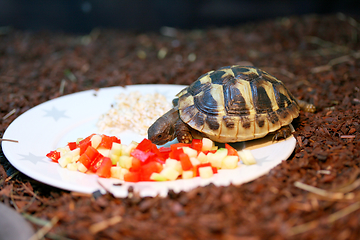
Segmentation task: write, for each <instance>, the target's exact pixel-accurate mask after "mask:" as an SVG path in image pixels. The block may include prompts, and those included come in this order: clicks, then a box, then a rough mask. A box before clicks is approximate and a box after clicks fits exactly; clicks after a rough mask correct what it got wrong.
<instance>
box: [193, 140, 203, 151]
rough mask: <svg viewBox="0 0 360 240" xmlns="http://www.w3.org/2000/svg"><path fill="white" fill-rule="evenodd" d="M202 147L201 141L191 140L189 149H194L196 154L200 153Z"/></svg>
mask: <svg viewBox="0 0 360 240" xmlns="http://www.w3.org/2000/svg"><path fill="white" fill-rule="evenodd" d="M202 145H203V143H202V139H193V140H192V142H191V148H192V149H195V150H196V151H198V152H201V149H202Z"/></svg>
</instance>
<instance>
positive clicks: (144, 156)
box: [130, 148, 155, 163]
mask: <svg viewBox="0 0 360 240" xmlns="http://www.w3.org/2000/svg"><path fill="white" fill-rule="evenodd" d="M130 155H131V156H132V157H134V158H137V159H139V160H140V161H141V162H143V163H145V162H147V161H148V159H149V158H150V157H152V156H155V153H152V152H144V151H142V150H139V149H137V148H135V149H134V150H132V151H131V153H130Z"/></svg>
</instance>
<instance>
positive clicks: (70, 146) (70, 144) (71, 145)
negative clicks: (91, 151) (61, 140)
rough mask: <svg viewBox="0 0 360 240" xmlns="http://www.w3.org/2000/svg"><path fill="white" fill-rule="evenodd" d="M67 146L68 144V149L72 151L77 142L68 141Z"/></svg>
mask: <svg viewBox="0 0 360 240" xmlns="http://www.w3.org/2000/svg"><path fill="white" fill-rule="evenodd" d="M68 146H69V148H70V150H71V151H72V150H74V149H75V148H76V147H77V144H76V142H69V143H68Z"/></svg>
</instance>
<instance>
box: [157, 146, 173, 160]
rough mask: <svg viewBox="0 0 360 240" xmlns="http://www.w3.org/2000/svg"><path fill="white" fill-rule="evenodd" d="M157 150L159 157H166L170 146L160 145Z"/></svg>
mask: <svg viewBox="0 0 360 240" xmlns="http://www.w3.org/2000/svg"><path fill="white" fill-rule="evenodd" d="M159 152H160V155H161V157H163V158H164V159H168V158H169V153H170V152H171V148H169V147H161V148H159Z"/></svg>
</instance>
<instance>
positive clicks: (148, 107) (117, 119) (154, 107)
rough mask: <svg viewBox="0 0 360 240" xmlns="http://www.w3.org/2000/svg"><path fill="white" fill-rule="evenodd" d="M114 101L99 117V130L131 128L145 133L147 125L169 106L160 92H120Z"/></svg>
mask: <svg viewBox="0 0 360 240" xmlns="http://www.w3.org/2000/svg"><path fill="white" fill-rule="evenodd" d="M115 101H116V102H115V104H113V105H112V107H111V108H110V110H109V111H108V112H107V113H105V114H103V115H101V116H100V118H99V121H98V123H97V126H98V128H99V131H101V132H110V133H114V134H116V133H119V132H122V131H125V130H131V131H134V132H136V133H139V134H141V135H146V134H147V129H148V128H149V126H150V125H151V124H152V123H153V122H154V121H156V119H158V118H159V117H160V116H162V115H163V114H164V113H165V112H167V111H168V110H170V108H171V105H170V103H169V102H168V101H167V99H166V98H165V96H164V95H162V94H160V93H152V94H145V95H143V94H141V93H140V92H138V91H135V92H130V93H129V94H127V93H121V94H120V95H119V96H117V97H116V99H115Z"/></svg>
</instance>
